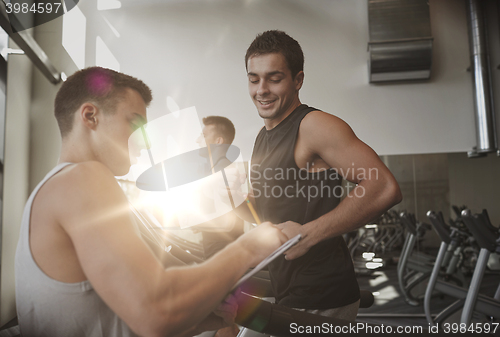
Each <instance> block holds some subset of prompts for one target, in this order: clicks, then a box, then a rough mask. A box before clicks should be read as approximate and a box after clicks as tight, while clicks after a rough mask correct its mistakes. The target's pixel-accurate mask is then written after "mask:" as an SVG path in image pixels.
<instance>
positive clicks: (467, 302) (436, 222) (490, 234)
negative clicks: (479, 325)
mask: <svg viewBox="0 0 500 337" xmlns="http://www.w3.org/2000/svg"><path fill="white" fill-rule="evenodd" d="M427 216H428V217H429V219H430V221H431V223H432V225H433V226H434V228H435V229H436V232H437V233H438V235H439V237H440V238H441V240H442V243H441V246H440V249H439V253H438V256H437V258H436V263H435V265H434V268H433V271H432V274H431V277H430V279H429V283H428V284H427V289H426V292H425V299H424V311H425V315H426V318H427V321H428V322H429V324H431V325H436V324H439V323H442V322H443V321H444V320H446V319H447V318H448V317H450V316H451V315H453V314H455V313H456V312H457V311H459V310H461V309H462V307H463V312H462V316H463V317H462V323H466V324H467V326H468V324H469V323H470V319H471V317H472V312H473V311H474V310H476V311H477V312H480V313H483V314H486V315H488V316H494V317H497V318H498V317H500V302H499V299H500V285H499V288H498V289H497V292H496V295H495V298H494V299H492V298H489V297H487V296H484V295H481V294H478V292H479V286H480V284H481V280H482V277H483V274H484V271H485V267H486V262H487V260H488V258H487V256H488V255H489V252H491V251H495V250H496V249H498V250H499V251H500V241H499V242H498V243H496V242H495V240H497V238H498V237H499V233H498V229H495V228H494V227H493V226H492V225H491V224H489V226H491V227H488V222H489V219H488V218H487V213H486V212H485V211H484V212H483V214H481V215H477V216H474V218H473V217H472V216H471V215H470V211H468V210H464V211H463V212H462V220H463V222H464V223H465V225H466V226H467V228H468V229H469V230H470V232H471V233H472V235H474V236H475V238H476V240H477V242H478V243H479V245H480V246H481V253H480V257H479V260H478V262H477V265H476V268H475V270H474V274H473V277H472V281H471V284H470V287H469V288H465V287H460V286H457V285H454V284H451V283H449V282H446V281H444V280H438V275H439V274H440V269H441V268H442V267H443V265H444V264H443V262H444V259H445V256H450V250H449V249H448V248H449V246H451V245H452V243H453V242H454V241H455V242H458V240H457V238H460V237H464V236H467V235H468V234H467V233H464V232H463V231H460V230H458V229H457V228H453V227H452V228H451V229H450V228H448V227H447V226H446V225H445V223H444V219H443V216H442V214H441V213H438V214H436V213H434V212H432V211H429V212H428V213H427ZM476 218H477V219H479V220H477V221H476ZM472 228H473V229H472ZM495 231H496V232H495ZM484 235H486V237H487V238H486V237H484ZM455 245H457V244H456V243H455ZM450 261H451V259H450ZM444 266H445V267H446V265H444ZM434 290H437V291H439V292H441V293H444V294H446V295H450V296H452V297H455V298H457V300H456V301H455V302H454V303H452V304H451V305H450V306H448V307H447V308H445V309H444V310H443V311H441V312H440V313H439V314H438V315H437V316H436V317H435V318H433V317H432V315H431V312H430V306H431V304H430V301H431V296H432V293H433V291H434Z"/></svg>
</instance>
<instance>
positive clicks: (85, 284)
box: [26, 163, 91, 291]
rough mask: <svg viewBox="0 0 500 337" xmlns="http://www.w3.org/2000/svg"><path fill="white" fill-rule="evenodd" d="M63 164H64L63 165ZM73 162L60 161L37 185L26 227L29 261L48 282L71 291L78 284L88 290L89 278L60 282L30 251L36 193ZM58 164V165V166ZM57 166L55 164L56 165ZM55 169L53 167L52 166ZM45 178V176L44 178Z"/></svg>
mask: <svg viewBox="0 0 500 337" xmlns="http://www.w3.org/2000/svg"><path fill="white" fill-rule="evenodd" d="M63 164H65V165H63ZM74 164H75V163H61V164H59V165H61V168H59V169H58V170H57V171H56V172H54V173H53V174H52V175H51V176H50V177H48V178H47V179H46V180H45V181H43V183H42V184H41V185H40V186H37V191H36V193H35V195H34V196H33V200H32V201H31V205H30V210H29V219H28V228H27V231H28V238H27V242H26V244H27V250H28V254H29V258H30V259H31V261H32V262H33V264H34V265H35V266H36V268H37V269H38V271H39V272H40V274H41V275H43V277H44V278H45V279H47V280H48V281H50V282H53V283H54V284H57V285H58V286H62V287H64V289H65V290H66V291H68V290H72V291H75V290H76V288H74V287H76V286H79V287H82V289H85V290H88V289H89V288H91V287H90V281H89V280H85V281H81V282H74V283H67V282H62V281H59V280H56V279H53V278H52V277H50V276H49V275H47V274H46V273H45V271H43V269H42V268H40V266H39V265H38V263H37V262H36V260H35V257H34V256H33V252H32V251H31V211H32V209H33V203H34V201H35V197H36V196H37V195H38V192H40V189H41V188H42V187H43V186H44V185H45V184H46V183H47V182H48V181H49V180H50V179H52V178H53V177H54V176H55V175H57V174H58V173H60V172H61V171H62V170H64V169H65V168H67V167H68V166H70V165H74ZM59 165H58V166H59ZM56 167H57V166H56ZM54 169H55V168H54ZM44 179H45V178H44Z"/></svg>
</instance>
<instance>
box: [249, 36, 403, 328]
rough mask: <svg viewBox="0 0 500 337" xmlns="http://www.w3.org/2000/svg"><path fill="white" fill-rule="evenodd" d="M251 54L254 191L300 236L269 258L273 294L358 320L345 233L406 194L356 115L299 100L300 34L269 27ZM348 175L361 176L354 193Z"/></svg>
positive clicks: (260, 207)
mask: <svg viewBox="0 0 500 337" xmlns="http://www.w3.org/2000/svg"><path fill="white" fill-rule="evenodd" d="M245 63H246V68H247V76H248V89H249V93H250V97H251V98H252V100H253V102H254V104H255V106H256V107H257V111H258V113H259V115H260V117H262V118H263V120H264V127H263V128H262V129H261V131H260V132H259V134H258V135H257V139H256V141H255V146H254V151H253V154H252V161H251V175H250V177H251V183H252V191H251V194H250V197H249V198H250V200H251V202H252V203H253V205H254V206H255V208H256V210H257V213H258V216H259V217H260V219H261V220H262V221H270V222H272V223H276V224H279V225H278V227H279V228H281V229H282V230H283V232H284V233H285V234H286V235H287V236H288V237H289V238H292V237H294V236H295V235H297V234H299V233H300V234H302V237H303V239H302V241H300V242H299V243H298V244H297V245H296V246H295V247H293V248H292V249H290V250H289V251H288V252H287V253H286V255H285V256H282V257H280V258H278V259H277V260H276V261H275V262H273V263H272V264H271V265H270V267H269V272H270V277H271V283H272V287H273V291H274V295H275V298H276V302H277V303H279V304H281V305H284V306H288V307H292V308H297V309H305V310H307V311H310V312H313V313H317V314H321V315H325V316H332V317H338V318H343V319H348V320H354V319H355V318H356V315H357V311H358V306H359V287H358V283H357V281H356V278H355V274H354V267H353V264H352V260H351V257H350V255H349V252H348V250H347V246H346V243H345V242H344V240H343V238H342V236H341V235H342V234H344V233H347V232H350V231H352V230H355V229H356V228H358V227H360V226H362V225H364V224H366V223H368V222H369V221H370V220H372V219H374V218H376V217H377V216H379V215H380V214H382V213H383V212H384V211H386V210H387V209H389V208H390V207H392V206H393V205H395V204H397V203H399V202H400V201H401V199H402V197H401V192H400V189H399V186H398V184H397V182H396V180H395V179H394V177H393V175H392V174H391V172H390V171H389V170H388V169H387V167H386V166H385V165H384V164H383V163H382V161H381V160H380V159H379V157H378V156H377V154H376V153H375V152H374V151H373V150H372V149H371V148H370V147H369V146H368V145H366V144H365V143H363V142H362V141H361V140H359V139H358V138H357V137H356V135H355V134H354V132H353V131H352V129H351V128H350V127H349V125H347V124H346V123H345V122H344V121H343V120H341V119H340V118H338V117H336V116H334V115H331V114H329V113H325V112H323V111H321V110H318V109H316V108H313V107H310V106H307V105H305V104H301V102H300V100H299V90H300V88H301V87H302V84H303V80H304V72H303V66H304V55H303V53H302V49H301V47H300V45H299V44H298V42H297V41H295V40H294V39H293V38H291V37H290V36H288V35H287V34H286V33H284V32H281V31H267V32H264V33H262V34H260V35H258V36H257V37H256V39H255V40H254V41H253V42H252V44H251V45H250V47H249V48H248V50H247V53H246V56H245ZM342 179H347V180H348V181H350V182H352V183H354V184H357V186H356V187H355V188H354V189H353V190H352V191H350V192H349V193H348V191H344V190H343V188H342V186H341V181H342ZM343 194H346V195H344V196H345V199H344V200H343V201H342V202H340V198H341V197H342V196H343Z"/></svg>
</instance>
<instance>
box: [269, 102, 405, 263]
mask: <svg viewBox="0 0 500 337" xmlns="http://www.w3.org/2000/svg"><path fill="white" fill-rule="evenodd" d="M299 143H300V144H299ZM297 144H298V145H297V146H300V147H301V148H302V149H304V151H303V153H306V154H307V155H306V157H310V158H313V159H314V158H319V159H321V160H322V161H324V163H326V165H327V166H329V167H331V168H334V169H336V170H337V172H338V174H341V175H343V178H344V179H347V180H348V181H350V182H353V183H355V184H358V185H357V186H356V187H355V189H353V190H352V191H351V193H350V194H349V195H348V196H347V197H346V198H345V199H344V200H343V201H342V202H341V203H340V204H339V205H338V206H337V207H336V208H335V209H333V210H332V211H330V212H329V213H327V214H325V215H323V216H322V217H320V218H318V219H316V220H314V221H311V222H309V223H306V224H304V225H303V226H300V225H299V224H297V223H294V222H288V223H284V224H280V225H278V227H279V228H282V230H283V232H284V233H285V234H286V235H287V236H288V237H289V238H291V237H293V236H295V235H296V234H298V233H300V234H302V237H303V239H302V240H301V242H299V243H298V244H297V245H296V246H295V247H293V248H292V249H290V250H289V251H288V252H287V253H286V257H287V259H295V258H297V257H299V256H302V255H303V254H305V253H306V252H307V251H308V250H309V248H310V247H312V246H314V245H315V244H316V243H318V242H320V241H323V240H325V239H327V238H331V237H335V236H338V235H341V234H344V233H347V232H350V231H352V230H354V229H356V228H358V227H360V226H362V225H364V224H366V223H368V222H369V221H370V220H373V219H374V218H376V217H378V216H380V215H381V214H382V213H383V212H385V211H386V210H387V209H389V208H390V207H392V206H394V205H395V204H398V203H399V202H400V201H401V199H402V195H401V191H400V189H399V185H398V183H397V182H396V179H395V178H394V176H393V175H392V173H391V172H390V171H389V169H388V168H387V167H386V166H385V165H384V163H382V161H381V160H380V158H379V157H378V155H377V154H376V153H375V152H374V151H373V150H372V149H371V148H370V147H369V146H368V145H366V144H365V143H363V142H362V141H361V140H359V139H358V138H357V137H356V135H355V134H354V132H353V131H352V129H351V128H350V127H349V125H348V124H347V123H345V122H344V121H343V120H341V119H340V118H338V117H335V116H333V115H330V114H327V113H325V112H322V111H313V112H311V113H309V114H308V115H307V116H306V117H305V118H304V119H303V121H302V123H301V125H300V129H299V138H298V141H297Z"/></svg>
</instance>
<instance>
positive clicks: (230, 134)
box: [203, 116, 236, 144]
mask: <svg viewBox="0 0 500 337" xmlns="http://www.w3.org/2000/svg"><path fill="white" fill-rule="evenodd" d="M203 125H205V126H206V125H215V133H216V134H217V135H218V136H219V137H222V138H224V143H226V144H231V143H232V142H233V140H234V135H235V134H236V130H235V129H234V125H233V123H232V122H231V121H230V120H229V119H228V118H226V117H222V116H208V117H204V118H203Z"/></svg>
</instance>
